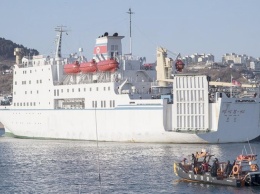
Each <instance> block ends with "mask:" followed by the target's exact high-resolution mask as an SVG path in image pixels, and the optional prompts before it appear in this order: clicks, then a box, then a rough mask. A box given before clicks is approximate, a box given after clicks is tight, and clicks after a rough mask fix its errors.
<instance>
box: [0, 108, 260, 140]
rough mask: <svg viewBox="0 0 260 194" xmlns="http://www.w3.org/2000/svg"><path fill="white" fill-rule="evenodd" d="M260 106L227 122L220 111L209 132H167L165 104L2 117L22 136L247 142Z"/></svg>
mask: <svg viewBox="0 0 260 194" xmlns="http://www.w3.org/2000/svg"><path fill="white" fill-rule="evenodd" d="M229 104H230V103H229ZM236 107H237V106H236ZM259 107H260V105H259V104H258V105H257V106H252V107H251V110H248V111H246V112H244V115H240V116H238V117H237V118H236V119H234V118H232V116H231V119H233V120H231V119H229V120H228V122H227V116H225V115H224V114H220V116H219V119H220V120H216V121H218V122H216V124H217V123H218V128H217V129H214V127H216V126H213V128H212V129H211V130H210V131H209V132H200V133H194V132H191V133H188V132H176V131H166V130H165V127H164V123H163V107H162V106H158V107H153V108H151V107H150V108H148V107H146V108H144V107H143V108H140V107H139V108H131V109H124V108H121V109H106V110H104V109H96V110H95V109H94V110H3V111H2V112H1V114H2V115H1V118H2V122H3V123H5V126H6V127H7V128H8V129H9V130H10V131H11V132H12V133H13V134H14V135H16V136H20V137H30V138H54V139H76V140H94V141H95V140H97V138H98V140H100V141H117V142H160V143H229V142H246V141H248V140H252V139H254V138H256V137H258V136H259V135H260V133H259V132H260V129H259V122H258V123H257V124H256V125H255V126H254V123H256V122H255V121H256V120H257V119H258V120H259ZM224 108H225V107H224ZM230 108H232V107H230ZM241 108H242V107H241ZM213 109H214V108H213ZM249 111H250V112H249ZM215 112H216V109H215ZM247 114H248V116H247ZM250 115H251V117H250ZM10 118H12V119H10ZM249 123H251V125H249ZM96 132H97V133H96ZM96 134H98V137H97V135H96Z"/></svg>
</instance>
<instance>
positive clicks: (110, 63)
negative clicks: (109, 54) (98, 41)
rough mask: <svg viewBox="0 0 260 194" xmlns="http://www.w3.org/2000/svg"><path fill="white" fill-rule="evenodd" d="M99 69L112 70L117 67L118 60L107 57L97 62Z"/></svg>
mask: <svg viewBox="0 0 260 194" xmlns="http://www.w3.org/2000/svg"><path fill="white" fill-rule="evenodd" d="M97 68H98V70H99V71H111V72H114V71H115V70H116V69H117V68H118V62H117V61H116V60H114V59H107V60H104V61H100V62H98V63H97Z"/></svg>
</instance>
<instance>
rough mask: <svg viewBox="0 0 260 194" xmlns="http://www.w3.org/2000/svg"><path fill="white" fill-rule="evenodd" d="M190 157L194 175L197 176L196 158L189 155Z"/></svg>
mask: <svg viewBox="0 0 260 194" xmlns="http://www.w3.org/2000/svg"><path fill="white" fill-rule="evenodd" d="M191 157H192V159H191V160H192V161H193V170H194V173H195V174H197V173H198V166H197V162H198V160H197V158H196V157H195V155H194V154H191Z"/></svg>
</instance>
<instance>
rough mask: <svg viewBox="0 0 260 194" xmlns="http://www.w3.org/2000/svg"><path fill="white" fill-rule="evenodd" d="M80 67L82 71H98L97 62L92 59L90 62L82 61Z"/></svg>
mask: <svg viewBox="0 0 260 194" xmlns="http://www.w3.org/2000/svg"><path fill="white" fill-rule="evenodd" d="M79 69H80V71H81V72H82V73H93V72H96V71H97V63H96V61H95V60H94V59H92V61H90V62H84V63H81V64H80V67H79Z"/></svg>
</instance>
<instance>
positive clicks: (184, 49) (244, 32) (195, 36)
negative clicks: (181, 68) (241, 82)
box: [0, 0, 260, 62]
mask: <svg viewBox="0 0 260 194" xmlns="http://www.w3.org/2000/svg"><path fill="white" fill-rule="evenodd" d="M129 8H131V9H132V11H133V12H134V14H133V15H132V53H133V55H136V56H140V57H141V56H142V57H146V59H147V61H148V62H154V61H155V60H156V48H157V47H159V46H161V47H164V48H166V49H167V50H169V51H170V54H169V55H170V56H171V55H172V57H174V56H175V54H174V53H180V54H181V56H187V55H191V54H193V53H199V54H200V53H206V54H209V53H210V54H213V55H214V56H215V61H220V60H221V57H222V55H224V54H225V53H231V52H233V53H236V54H246V55H249V56H252V57H255V58H256V57H260V25H259V24H260V11H259V8H260V1H259V0H247V1H245V0H161V1H158V0H0V37H2V38H5V39H7V40H11V41H13V42H15V43H17V44H22V45H23V46H25V47H27V48H33V49H37V50H38V51H39V52H40V53H41V54H44V55H51V54H54V51H55V38H56V32H55V31H54V29H55V27H56V26H59V25H63V26H66V27H67V28H66V29H67V30H68V35H66V36H63V44H62V53H63V56H66V55H68V54H70V53H75V52H77V51H78V49H79V48H83V51H84V52H83V54H84V55H85V56H86V57H87V58H88V59H91V58H92V53H93V48H94V45H95V40H96V38H97V37H98V36H100V35H102V34H104V32H108V33H109V34H111V35H112V34H113V33H114V32H117V33H118V34H119V35H122V36H125V38H124V39H123V41H122V44H123V53H129V50H130V49H129V42H130V41H129V31H130V30H129V26H130V25H129V14H127V13H126V12H127V11H128V10H129ZM171 53H172V54H171Z"/></svg>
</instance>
